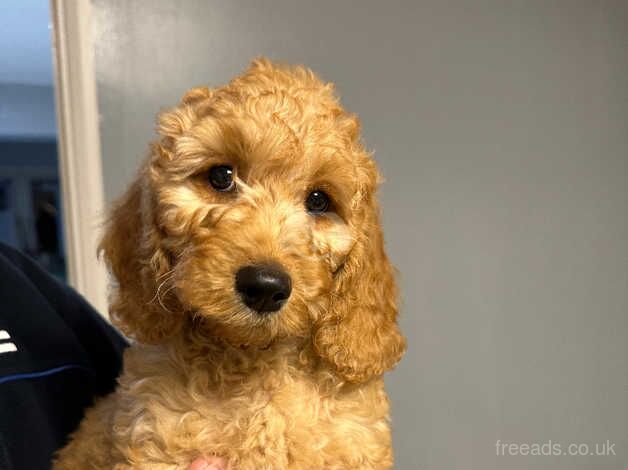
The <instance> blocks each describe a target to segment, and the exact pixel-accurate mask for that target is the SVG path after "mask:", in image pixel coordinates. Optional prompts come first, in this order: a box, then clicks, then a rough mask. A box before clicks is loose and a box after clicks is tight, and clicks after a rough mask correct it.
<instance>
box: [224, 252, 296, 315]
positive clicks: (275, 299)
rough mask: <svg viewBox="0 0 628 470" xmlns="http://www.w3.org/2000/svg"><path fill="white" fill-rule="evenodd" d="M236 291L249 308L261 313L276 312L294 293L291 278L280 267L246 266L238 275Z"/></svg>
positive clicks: (268, 265) (264, 265) (265, 265)
mask: <svg viewBox="0 0 628 470" xmlns="http://www.w3.org/2000/svg"><path fill="white" fill-rule="evenodd" d="M235 286H236V290H237V291H238V293H239V294H240V296H241V297H242V301H243V302H244V303H245V304H246V306H247V307H249V308H252V309H253V310H256V311H257V312H259V313H263V312H276V311H277V310H279V309H280V308H281V306H282V305H283V304H284V303H286V300H288V297H290V292H291V291H292V281H291V280H290V276H288V273H286V272H285V271H284V270H283V269H281V268H280V267H279V266H275V265H270V264H261V265H255V266H244V267H242V268H240V269H239V270H238V272H237V273H236V282H235Z"/></svg>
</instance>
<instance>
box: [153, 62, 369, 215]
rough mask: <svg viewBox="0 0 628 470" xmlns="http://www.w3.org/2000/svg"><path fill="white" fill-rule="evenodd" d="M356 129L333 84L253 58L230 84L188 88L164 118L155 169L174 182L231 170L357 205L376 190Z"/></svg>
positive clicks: (292, 69) (355, 123)
mask: <svg viewBox="0 0 628 470" xmlns="http://www.w3.org/2000/svg"><path fill="white" fill-rule="evenodd" d="M359 128H360V125H359V121H358V119H357V118H356V117H355V116H354V115H352V114H349V113H347V112H345V111H344V110H343V109H342V108H341V106H340V104H339V102H338V99H337V97H336V96H335V95H334V92H333V85H332V84H325V83H323V82H322V81H320V80H319V79H318V78H317V77H316V76H315V75H314V74H313V73H312V72H311V71H309V70H308V69H305V68H303V67H282V66H277V65H274V64H271V63H270V62H269V61H267V60H265V59H258V60H256V61H254V62H253V64H252V65H251V67H250V68H249V70H248V71H247V72H246V73H245V74H244V75H242V76H241V77H238V78H236V79H234V80H233V81H232V82H231V83H229V84H228V85H226V86H224V87H222V88H217V89H213V90H210V89H208V88H204V87H201V88H195V89H192V90H190V91H189V92H188V93H187V94H186V95H185V96H184V98H183V100H182V102H181V104H180V105H179V106H178V107H176V108H175V109H173V110H170V111H168V112H165V113H163V114H162V115H161V117H160V121H159V131H160V133H161V134H162V136H163V139H162V141H161V143H160V145H159V148H158V149H157V152H155V154H156V155H157V156H158V157H160V158H159V160H161V162H154V163H157V166H158V167H159V169H160V170H162V171H163V172H165V173H167V175H168V178H169V179H170V178H172V179H175V180H176V179H179V180H181V179H184V178H187V177H188V176H190V175H191V174H193V173H196V172H202V171H204V170H206V169H208V168H209V167H210V166H212V165H215V164H218V163H231V164H234V165H236V166H237V167H238V169H239V171H240V172H241V174H242V175H243V174H247V180H249V181H251V180H255V179H266V178H268V177H269V176H271V175H276V176H278V177H279V178H285V179H288V180H290V181H293V182H295V183H303V184H305V185H308V184H318V185H326V186H329V188H328V190H330V191H331V192H334V193H335V194H334V196H335V197H337V198H340V199H343V200H346V201H348V202H350V205H355V204H356V202H358V200H359V199H361V197H362V196H363V194H364V193H368V192H371V191H372V190H374V188H375V186H376V184H377V171H376V170H375V167H374V164H373V163H372V161H371V159H370V157H369V155H368V154H367V153H366V152H365V150H364V147H363V145H362V144H361V142H360V140H359ZM159 163H161V164H159Z"/></svg>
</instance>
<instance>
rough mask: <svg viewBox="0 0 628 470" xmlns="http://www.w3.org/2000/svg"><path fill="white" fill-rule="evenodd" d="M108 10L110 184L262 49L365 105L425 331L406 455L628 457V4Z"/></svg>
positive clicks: (278, 3)
mask: <svg viewBox="0 0 628 470" xmlns="http://www.w3.org/2000/svg"><path fill="white" fill-rule="evenodd" d="M94 5H95V8H96V25H95V27H96V53H97V60H96V65H97V78H98V82H99V83H98V91H99V99H100V109H101V113H102V125H101V130H102V137H103V155H104V157H103V158H104V162H103V163H104V172H105V175H104V176H105V186H106V192H107V199H111V198H112V197H114V196H115V195H117V194H119V193H120V192H121V191H122V189H123V188H124V186H125V185H126V184H127V182H128V181H129V179H130V178H131V175H132V173H133V171H134V170H135V168H136V166H137V163H138V161H139V159H140V158H141V157H142V156H143V155H144V153H145V150H146V142H147V141H148V140H149V139H150V138H151V137H152V135H153V131H152V129H153V122H154V114H155V113H156V112H157V111H158V110H159V109H160V107H162V106H165V105H171V104H173V103H175V102H176V101H177V100H178V98H179V97H180V95H181V94H182V92H183V91H184V90H185V89H186V88H188V87H190V86H191V85H195V84H202V83H209V84H220V83H224V82H225V81H227V80H228V79H229V78H230V77H232V76H233V75H235V74H237V73H238V72H240V71H241V70H242V69H243V68H244V67H245V66H246V64H247V62H248V61H249V59H250V58H252V57H254V56H256V55H259V54H265V55H269V56H271V57H272V58H275V59H279V60H282V61H288V62H298V63H305V64H308V65H310V66H311V67H313V68H314V69H315V70H317V71H318V72H319V73H320V74H322V75H323V76H324V77H325V78H327V79H329V80H333V81H335V82H336V83H337V85H338V88H339V90H340V92H341V94H342V96H343V98H344V102H345V104H346V106H347V107H348V108H349V109H350V110H353V111H355V112H357V113H358V114H359V115H360V116H361V117H362V119H363V123H364V135H365V139H366V141H367V143H368V144H369V145H370V146H371V147H372V148H373V149H374V150H375V151H376V158H377V160H378V161H379V163H380V166H381V167H382V169H383V172H384V173H385V175H386V177H387V180H388V181H387V183H386V185H385V186H384V188H383V191H382V199H383V206H384V220H385V228H386V232H387V240H388V250H389V252H390V255H391V257H392V259H393V260H394V262H395V263H396V265H397V266H398V267H399V270H400V273H401V283H402V290H403V319H402V324H403V330H404V331H405V333H406V335H407V336H408V340H409V350H408V354H407V356H406V357H405V359H404V361H403V362H402V364H401V365H400V366H399V367H398V369H397V370H396V371H395V372H394V373H392V374H390V375H389V376H388V386H389V391H390V394H391V397H392V402H393V427H394V440H395V446H396V455H397V465H396V468H398V469H407V470H410V469H438V470H440V469H502V468H508V469H513V470H516V469H591V468H596V469H625V468H627V466H628V441H627V436H628V346H627V339H628V124H627V123H628V53H627V51H628V26H627V25H628V4H627V3H626V2H623V1H596V2H593V1H590V0H580V1H577V0H562V1H559V0H556V1H545V0H538V1H533V0H530V1H509V2H504V1H502V0H494V1H475V2H469V1H458V2H444V1H441V0H423V1H414V2H413V1H405V2H403V1H391V2H383V1H375V0H373V1H361V2H348V1H344V2H340V1H331V0H318V1H316V2H306V1H292V0H273V1H272V2H256V1H253V0H250V1H233V2H226V1H218V0H216V1H201V0H187V1H186V2H172V1H170V0H156V1H155V0H153V1H148V0H142V1H134V2H127V1H124V0H95V2H94ZM498 439H501V440H502V441H505V442H508V443H510V442H513V443H521V444H525V443H528V444H534V443H544V442H546V441H547V440H552V441H553V442H554V443H561V444H563V446H564V447H566V446H567V445H568V444H569V443H587V444H589V445H591V446H593V445H594V444H595V443H597V442H605V441H606V440H607V439H609V440H610V441H611V442H614V443H615V444H616V445H615V448H614V450H615V452H616V454H617V455H616V456H614V457H613V456H609V457H602V456H600V457H597V456H587V457H569V456H562V457H543V456H541V457H530V456H528V457H521V456H519V457H512V456H497V455H496V448H495V442H496V440H498Z"/></svg>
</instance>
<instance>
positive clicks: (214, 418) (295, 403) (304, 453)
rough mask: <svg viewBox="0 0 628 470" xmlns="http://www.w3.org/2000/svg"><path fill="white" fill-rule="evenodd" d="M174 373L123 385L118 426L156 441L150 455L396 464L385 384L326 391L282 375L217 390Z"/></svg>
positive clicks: (272, 463) (279, 464) (247, 464)
mask: <svg viewBox="0 0 628 470" xmlns="http://www.w3.org/2000/svg"><path fill="white" fill-rule="evenodd" d="M165 371H166V369H162V372H165ZM171 373H172V374H176V371H175V370H172V371H171V372H170V373H166V374H165V375H163V376H160V377H153V378H150V379H146V378H145V379H142V380H143V382H142V383H141V384H140V385H138V383H137V381H135V380H133V382H129V383H128V385H126V384H125V381H124V380H123V381H122V383H123V387H122V388H121V390H120V392H122V393H123V394H124V395H126V397H125V398H126V399H125V400H123V401H124V402H126V405H127V406H124V407H123V408H126V410H125V411H126V412H124V411H123V410H120V413H118V416H117V419H116V420H115V421H126V424H127V425H129V426H133V427H134V428H135V430H134V431H131V435H133V436H135V440H136V442H137V443H140V444H141V445H147V444H146V443H149V442H151V443H153V444H151V449H150V450H151V452H155V450H156V449H158V450H159V451H163V453H164V456H166V455H167V456H169V458H172V456H173V455H176V456H179V457H178V458H180V459H181V462H185V461H186V460H187V459H189V458H191V457H193V456H194V455H198V454H199V453H213V454H216V455H220V456H224V457H227V458H229V460H230V462H232V464H233V466H234V468H237V469H238V470H247V469H249V468H250V469H258V470H259V469H275V470H279V469H283V468H286V469H288V468H293V469H299V468H314V467H316V466H318V467H321V466H322V467H323V468H337V469H344V468H347V469H348V468H388V466H386V465H382V466H380V465H381V464H382V463H383V464H385V463H386V462H388V461H391V459H392V457H391V455H390V432H389V427H388V401H387V398H386V395H385V392H384V388H383V382H382V381H381V380H376V381H373V382H370V383H369V384H366V385H364V386H361V387H353V388H350V389H347V390H335V391H334V392H333V393H331V392H327V393H325V392H324V391H323V387H321V386H320V385H319V384H318V382H317V381H316V380H312V378H310V377H309V376H307V375H304V374H295V373H288V372H286V371H281V370H280V371H277V370H274V371H267V373H265V374H260V375H258V376H255V377H251V378H249V379H248V380H243V381H241V382H240V383H229V384H228V385H223V386H221V387H217V388H213V389H212V388H211V387H210V388H209V389H207V388H205V387H204V384H203V380H204V378H203V377H199V378H198V381H199V382H198V383H197V384H195V383H189V382H188V383H186V382H185V381H182V380H180V376H179V378H176V377H173V376H171V375H170V374H171ZM151 382H152V383H151ZM160 382H161V383H160ZM129 387H130V388H129ZM142 389H143V390H142ZM126 392H131V393H130V395H129V394H127V393H126ZM138 399H139V401H141V402H143V403H142V404H141V405H140V403H138ZM118 425H121V426H122V427H125V426H124V424H122V423H120V422H119V423H118ZM127 436H128V434H127ZM155 443H157V444H155Z"/></svg>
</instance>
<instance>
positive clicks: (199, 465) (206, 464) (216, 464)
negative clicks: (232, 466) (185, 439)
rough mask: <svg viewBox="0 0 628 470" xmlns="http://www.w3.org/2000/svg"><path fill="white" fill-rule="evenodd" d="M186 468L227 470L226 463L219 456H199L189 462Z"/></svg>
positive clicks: (193, 469) (191, 469)
mask: <svg viewBox="0 0 628 470" xmlns="http://www.w3.org/2000/svg"><path fill="white" fill-rule="evenodd" d="M188 470H227V464H226V463H225V459H221V458H220V457H207V458H205V457H199V458H198V459H196V460H195V461H194V462H192V463H191V464H190V466H189V467H188Z"/></svg>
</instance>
